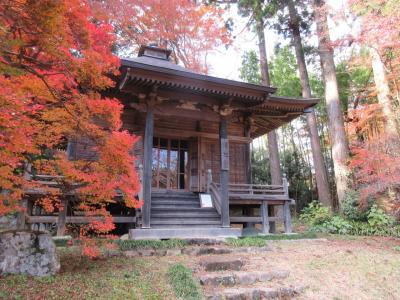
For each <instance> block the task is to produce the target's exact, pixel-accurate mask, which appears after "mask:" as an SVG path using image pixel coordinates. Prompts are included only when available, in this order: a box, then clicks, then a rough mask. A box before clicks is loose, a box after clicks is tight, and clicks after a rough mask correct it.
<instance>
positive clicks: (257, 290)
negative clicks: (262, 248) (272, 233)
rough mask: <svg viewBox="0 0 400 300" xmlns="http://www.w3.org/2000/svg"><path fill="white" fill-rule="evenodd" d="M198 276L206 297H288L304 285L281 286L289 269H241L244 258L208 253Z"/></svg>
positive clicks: (233, 299)
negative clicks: (209, 254) (224, 256)
mask: <svg viewBox="0 0 400 300" xmlns="http://www.w3.org/2000/svg"><path fill="white" fill-rule="evenodd" d="M200 267H201V269H202V270H203V271H202V272H201V274H199V275H198V278H199V281H200V284H201V285H202V286H203V289H204V292H205V298H206V299H208V300H223V299H224V300H242V299H246V300H256V299H291V298H295V297H297V296H299V295H300V294H301V292H302V290H303V287H292V286H285V285H282V283H283V282H284V280H285V279H286V278H287V277H288V276H289V272H287V271H282V270H267V271H260V270H256V271H254V270H244V269H245V260H243V259H240V258H223V257H218V256H210V257H209V258H208V259H207V260H204V261H202V262H201V263H200Z"/></svg>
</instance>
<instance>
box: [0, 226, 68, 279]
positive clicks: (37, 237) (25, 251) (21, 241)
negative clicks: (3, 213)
mask: <svg viewBox="0 0 400 300" xmlns="http://www.w3.org/2000/svg"><path fill="white" fill-rule="evenodd" d="M59 270H60V262H59V259H58V256H57V253H56V245H55V244H54V241H53V239H52V238H51V236H50V235H49V234H48V233H43V232H34V231H28V230H24V231H5V232H1V233H0V274H27V275H32V276H48V275H54V274H55V273H56V272H58V271H59Z"/></svg>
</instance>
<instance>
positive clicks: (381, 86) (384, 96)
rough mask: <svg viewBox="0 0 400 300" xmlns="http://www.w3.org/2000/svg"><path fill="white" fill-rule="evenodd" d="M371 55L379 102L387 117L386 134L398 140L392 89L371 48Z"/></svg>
mask: <svg viewBox="0 0 400 300" xmlns="http://www.w3.org/2000/svg"><path fill="white" fill-rule="evenodd" d="M370 53H371V58H372V71H373V73H374V81H375V87H376V91H377V96H378V102H379V104H380V105H381V107H382V111H383V114H384V116H385V117H386V123H385V133H386V134H387V135H389V137H392V138H393V137H394V138H398V137H399V135H398V131H397V121H396V117H395V114H394V112H393V109H392V103H391V99H390V88H389V83H388V80H387V76H386V72H385V66H384V64H383V62H382V59H381V56H380V55H379V53H378V51H377V50H375V49H372V48H371V49H370Z"/></svg>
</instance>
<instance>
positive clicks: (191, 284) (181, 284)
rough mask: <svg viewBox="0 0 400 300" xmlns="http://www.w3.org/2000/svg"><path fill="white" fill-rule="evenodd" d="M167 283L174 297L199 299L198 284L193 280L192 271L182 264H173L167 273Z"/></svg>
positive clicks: (191, 299)
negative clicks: (172, 290) (173, 292)
mask: <svg viewBox="0 0 400 300" xmlns="http://www.w3.org/2000/svg"><path fill="white" fill-rule="evenodd" d="M168 277H169V282H170V284H171V286H172V288H173V289H174V291H175V295H176V296H177V297H179V298H181V299H190V300H197V299H201V298H202V296H201V293H200V287H199V284H198V283H197V282H196V281H195V280H194V279H193V276H192V271H191V270H189V269H188V268H186V267H185V266H184V265H182V264H175V265H172V266H171V267H170V268H169V271H168Z"/></svg>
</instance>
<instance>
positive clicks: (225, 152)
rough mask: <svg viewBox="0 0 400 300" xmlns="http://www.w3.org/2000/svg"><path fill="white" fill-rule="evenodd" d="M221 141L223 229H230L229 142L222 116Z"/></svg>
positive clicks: (224, 120)
mask: <svg viewBox="0 0 400 300" xmlns="http://www.w3.org/2000/svg"><path fill="white" fill-rule="evenodd" d="M220 118H221V120H220V123H219V139H220V143H221V147H220V148H221V149H220V150H221V171H220V181H221V202H222V203H221V218H222V227H230V221H229V142H228V130H227V125H226V123H227V122H226V117H225V116H221V117H220Z"/></svg>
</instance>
